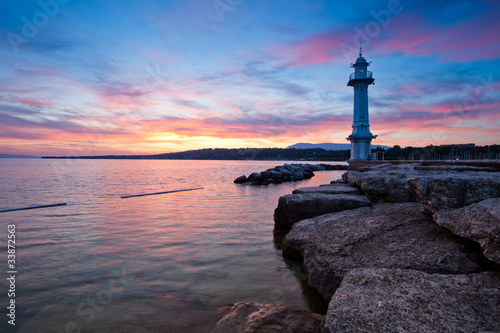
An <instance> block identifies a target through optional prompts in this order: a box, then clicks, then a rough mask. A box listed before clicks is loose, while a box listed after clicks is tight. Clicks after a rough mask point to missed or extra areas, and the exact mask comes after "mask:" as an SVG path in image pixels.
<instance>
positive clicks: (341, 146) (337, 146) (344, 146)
mask: <svg viewBox="0 0 500 333" xmlns="http://www.w3.org/2000/svg"><path fill="white" fill-rule="evenodd" d="M378 147H380V148H383V149H389V148H391V147H389V146H381V145H372V148H373V149H376V148H378ZM286 148H287V149H290V148H296V149H314V148H321V149H324V150H348V149H351V144H350V143H296V144H294V145H291V146H288V147H286Z"/></svg>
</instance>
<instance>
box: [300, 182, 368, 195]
mask: <svg viewBox="0 0 500 333" xmlns="http://www.w3.org/2000/svg"><path fill="white" fill-rule="evenodd" d="M292 193H293V194H301V193H326V194H359V190H358V189H357V188H355V187H352V186H349V185H345V184H332V185H320V186H318V187H300V188H298V189H296V190H293V192H292Z"/></svg>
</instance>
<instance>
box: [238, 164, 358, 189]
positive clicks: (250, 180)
mask: <svg viewBox="0 0 500 333" xmlns="http://www.w3.org/2000/svg"><path fill="white" fill-rule="evenodd" d="M347 168H348V167H347V165H331V164H302V163H293V164H284V165H281V166H276V167H274V168H271V169H267V170H265V171H262V172H254V173H252V174H250V175H249V176H248V177H247V176H245V175H243V176H240V177H238V178H236V179H235V180H234V182H235V183H237V184H244V183H247V184H253V185H261V184H280V183H283V182H292V181H299V180H303V179H310V178H312V177H314V171H325V170H347Z"/></svg>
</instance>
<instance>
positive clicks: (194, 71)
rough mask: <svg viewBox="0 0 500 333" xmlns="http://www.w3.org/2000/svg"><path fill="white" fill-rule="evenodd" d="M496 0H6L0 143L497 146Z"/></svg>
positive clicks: (499, 64)
mask: <svg viewBox="0 0 500 333" xmlns="http://www.w3.org/2000/svg"><path fill="white" fill-rule="evenodd" d="M499 17H500V1H497V0H484V1H479V0H478V1H439V0H437V1H436V0H432V1H411V0H401V1H397V0H389V1H387V0H383V1H358V0H352V1H320V0H303V1H301V0H273V1H270V0H252V1H250V0H215V1H214V0H170V1H165V0H162V1H160V0H158V1H153V0H144V1H127V0H121V1H112V0H106V1H97V0H86V1H83V0H41V1H38V0H20V1H10V0H9V1H2V2H0V34H1V39H0V153H11V154H32V155H102V154H141V153H164V152H174V151H182V150H189V149H199V148H209V147H212V148H216V147H225V148H240V147H286V146H288V145H291V144H294V143H298V142H310V143H323V142H335V143H347V141H346V139H345V138H346V137H347V136H348V135H349V134H350V133H351V130H352V129H351V125H352V107H353V105H352V102H353V89H352V87H347V80H348V77H349V74H350V73H351V72H352V68H350V64H351V63H352V62H354V61H355V60H356V58H357V56H358V54H357V49H358V48H359V45H360V44H361V45H362V47H363V56H364V57H366V58H367V60H368V61H371V62H372V64H371V67H369V70H371V71H373V76H374V77H375V85H372V86H370V88H369V105H370V124H371V132H372V133H374V134H377V135H378V138H377V139H376V140H374V142H373V144H382V145H389V146H392V145H394V144H399V145H401V146H408V145H412V146H425V145H428V144H434V145H440V144H449V143H469V142H474V143H476V144H478V145H486V144H500V134H499V132H500V18H499Z"/></svg>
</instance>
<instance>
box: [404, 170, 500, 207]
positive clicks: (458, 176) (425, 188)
mask: <svg viewBox="0 0 500 333" xmlns="http://www.w3.org/2000/svg"><path fill="white" fill-rule="evenodd" d="M406 182H407V184H408V189H409V190H410V192H411V193H412V194H413V195H414V196H415V198H416V199H417V200H418V201H419V202H421V203H424V204H426V205H428V206H429V207H430V208H431V209H432V210H433V211H434V212H436V211H439V210H442V209H448V208H460V207H464V206H467V205H470V204H473V203H477V202H479V201H481V200H485V199H489V198H498V197H500V174H498V173H496V172H460V173H438V174H427V175H421V176H414V177H409V178H408V179H407V181H406Z"/></svg>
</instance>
